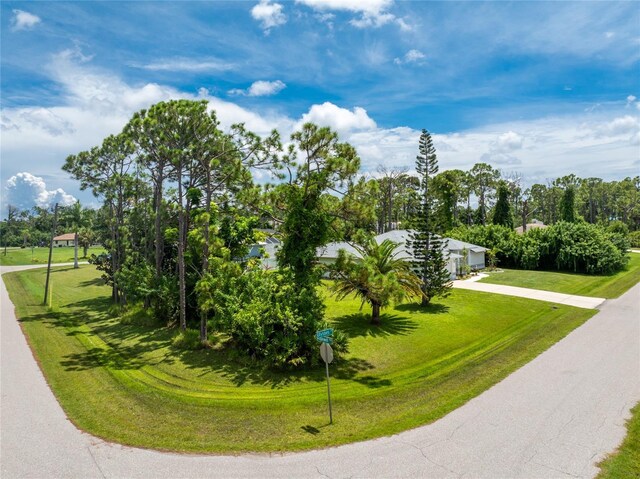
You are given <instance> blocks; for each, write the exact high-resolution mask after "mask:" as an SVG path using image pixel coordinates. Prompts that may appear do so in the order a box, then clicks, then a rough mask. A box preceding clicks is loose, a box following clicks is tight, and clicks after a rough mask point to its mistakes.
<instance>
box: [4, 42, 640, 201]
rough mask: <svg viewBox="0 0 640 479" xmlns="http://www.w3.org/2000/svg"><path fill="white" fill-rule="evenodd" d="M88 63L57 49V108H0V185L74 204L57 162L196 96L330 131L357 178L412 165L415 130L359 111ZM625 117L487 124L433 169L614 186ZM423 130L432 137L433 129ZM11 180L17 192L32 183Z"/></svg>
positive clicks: (275, 124)
mask: <svg viewBox="0 0 640 479" xmlns="http://www.w3.org/2000/svg"><path fill="white" fill-rule="evenodd" d="M89 59H90V57H88V56H85V55H83V54H82V53H81V52H79V51H65V52H63V53H61V54H59V55H56V56H55V57H54V58H53V59H52V62H51V64H50V65H49V66H48V67H47V68H46V69H44V70H43V71H44V72H45V73H48V74H49V75H50V77H51V78H52V80H53V81H55V82H56V83H57V84H58V86H59V89H60V90H61V91H62V92H63V97H62V98H61V99H59V100H58V104H57V105H55V106H49V107H47V108H44V107H40V106H33V107H18V108H17V107H4V108H3V109H2V114H1V115H0V117H1V125H2V142H1V143H0V156H1V157H2V175H1V176H2V178H10V177H13V176H16V177H17V175H18V173H21V172H24V171H30V172H34V173H35V174H36V175H39V176H44V177H45V178H47V182H48V183H52V182H53V181H55V184H56V187H57V188H58V187H59V188H62V189H63V191H62V193H60V195H61V196H62V197H64V191H67V192H71V193H73V194H74V195H76V196H78V197H80V198H81V201H84V197H83V196H82V195H83V194H85V195H88V193H76V192H77V191H78V185H77V182H75V181H73V180H71V179H69V178H68V176H67V175H66V173H63V172H62V171H61V170H60V168H61V166H62V164H63V162H64V159H65V158H66V157H67V156H68V155H69V154H75V153H78V152H80V151H83V150H86V149H88V148H91V147H92V146H95V145H98V144H100V143H101V141H102V139H103V138H105V137H106V136H107V135H109V134H114V133H117V132H119V131H120V130H121V129H122V127H123V126H124V125H125V124H126V122H127V121H128V120H129V119H130V118H131V115H132V114H133V113H134V112H135V111H138V110H140V109H142V108H148V107H149V106H150V105H152V104H153V103H157V102H159V101H166V100H170V99H176V98H187V99H195V98H204V99H206V100H208V101H209V105H210V108H211V109H214V110H215V111H216V112H217V115H218V118H219V120H220V121H221V124H222V126H223V128H228V127H229V126H230V125H231V124H233V123H245V124H246V126H247V128H248V129H249V130H251V131H255V132H256V133H258V134H261V135H263V134H268V133H269V132H270V131H271V130H272V129H273V128H277V129H278V130H279V131H280V133H281V135H282V138H285V139H286V138H288V137H289V135H290V134H291V132H292V131H294V129H296V128H299V127H300V126H301V125H302V123H303V122H306V121H312V122H315V123H318V124H320V125H323V126H325V125H326V126H330V127H332V128H333V129H335V130H337V131H338V132H339V133H340V138H341V140H342V141H348V142H350V143H352V144H353V145H354V146H355V147H356V148H357V150H358V152H359V154H360V156H361V158H362V165H363V171H364V172H373V171H375V169H376V167H377V166H378V165H379V164H385V165H386V166H407V167H410V168H411V167H412V166H413V164H414V161H415V156H416V154H417V145H418V137H419V135H420V132H419V130H417V129H413V128H408V127H405V126H399V127H392V128H382V127H379V126H378V125H377V124H376V122H375V121H374V119H373V118H372V117H371V116H369V114H368V113H367V111H366V110H365V109H364V108H362V107H359V106H353V105H349V108H341V107H339V106H337V105H335V104H333V103H330V102H325V103H322V104H316V105H311V106H310V107H309V109H308V111H307V112H306V113H304V114H303V115H302V116H301V117H297V118H291V117H287V116H285V115H282V114H278V113H264V112H258V111H252V110H248V109H246V108H242V107H241V106H239V105H237V104H235V103H233V102H231V101H226V100H222V99H220V98H217V97H215V96H212V95H211V93H210V92H209V91H207V90H206V89H200V90H199V91H198V92H197V93H196V92H194V94H188V93H185V92H181V91H179V90H176V89H174V88H172V87H170V86H166V85H159V84H155V83H147V84H135V85H134V84H128V83H126V82H124V81H123V80H122V79H121V78H120V77H118V76H115V75H113V74H112V73H110V72H106V71H101V70H97V69H95V68H93V67H92V65H91V63H90V60H89ZM634 101H636V100H634ZM633 111H634V112H635V110H633ZM628 113H629V110H628V109H626V106H625V104H624V102H618V103H616V104H614V103H611V104H603V105H602V106H601V107H600V108H599V109H598V110H597V111H592V112H589V113H578V114H575V115H571V116H566V117H553V118H540V119H532V120H526V121H524V120H523V121H517V122H509V123H502V124H492V125H491V124H490V125H486V126H485V127H483V128H477V129H474V130H467V131H461V132H457V133H455V132H454V133H448V134H434V135H433V137H434V143H435V145H436V150H437V154H438V160H439V163H440V169H441V170H446V169H452V168H460V169H465V170H466V169H469V168H471V167H472V166H473V164H474V163H477V162H479V161H482V157H483V155H485V154H490V155H492V156H489V157H485V158H488V159H489V160H490V163H492V165H493V166H494V167H500V166H501V165H511V166H512V167H513V168H514V169H515V168H516V166H515V165H517V170H518V172H519V173H521V175H522V177H523V180H524V182H525V183H527V184H530V183H532V182H536V181H540V182H545V181H546V179H547V178H555V177H559V176H563V175H565V174H568V173H572V172H573V173H576V174H579V175H580V176H582V177H588V176H597V177H602V178H605V179H616V178H618V179H619V178H624V177H625V176H634V175H637V165H634V162H637V161H638V159H639V154H638V147H637V145H634V144H633V142H634V141H635V142H638V141H640V135H639V134H638V131H639V129H638V118H637V116H633V115H629V114H628ZM428 126H429V127H430V129H431V130H435V131H437V125H435V126H431V125H428ZM603 159H606V166H607V167H606V168H603ZM32 176H33V175H32ZM21 178H22V180H21V182H22V183H21V184H34V183H35V184H37V183H38V181H27V180H25V179H24V176H23V177H21ZM16 181H17V180H16ZM32 191H35V193H33V194H32V197H33V198H41V197H44V198H45V199H46V198H47V197H50V195H49V194H48V193H47V194H46V195H44V196H43V195H41V192H42V191H45V192H49V190H47V188H46V186H45V187H44V188H40V187H39V186H35V187H33V186H32ZM54 193H55V191H54ZM88 200H89V197H88V196H87V201H88Z"/></svg>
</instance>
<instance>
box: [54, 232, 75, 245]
mask: <svg viewBox="0 0 640 479" xmlns="http://www.w3.org/2000/svg"><path fill="white" fill-rule="evenodd" d="M75 240H76V234H75V233H65V234H63V235H60V236H56V237H54V238H53V247H54V248H57V247H61V246H73V245H74V244H75Z"/></svg>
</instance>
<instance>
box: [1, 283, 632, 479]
mask: <svg viewBox="0 0 640 479" xmlns="http://www.w3.org/2000/svg"><path fill="white" fill-rule="evenodd" d="M639 298H640V284H639V285H636V286H635V287H634V288H632V289H631V290H630V291H629V292H627V293H626V294H625V295H623V296H622V297H621V298H619V299H615V300H611V301H607V302H606V303H605V304H604V305H603V306H602V307H601V310H600V311H599V313H598V314H597V315H596V316H594V317H593V318H592V319H591V320H589V321H588V322H587V323H586V324H584V325H583V326H581V327H580V328H578V329H576V330H575V331H573V332H572V333H571V334H570V335H568V336H567V337H566V338H565V339H563V340H562V341H560V342H558V343H557V344H556V345H555V346H553V347H552V348H550V349H549V350H547V351H546V352H544V353H543V354H541V355H540V356H538V357H537V358H536V359H534V360H533V361H532V362H530V363H529V364H527V365H525V366H524V367H522V368H521V369H519V370H518V371H516V372H515V373H513V374H512V375H511V376H509V377H508V378H506V379H505V380H503V381H502V382H501V383H499V384H497V385H495V386H494V387H493V388H491V389H489V390H488V391H486V392H485V393H483V394H481V395H480V396H478V397H477V398H475V399H473V400H471V401H469V402H468V403H467V404H465V405H464V406H462V407H461V408H459V409H457V410H455V411H453V412H452V413H450V414H448V415H447V416H446V417H444V418H442V419H440V420H439V421H436V422H435V423H433V424H431V425H428V426H424V427H420V428H417V429H414V430H411V431H407V432H404V433H401V434H398V435H395V436H392V437H386V438H381V439H377V440H373V441H367V442H362V443H356V444H351V445H347V446H342V447H337V448H331V449H325V450H320V451H311V452H306V453H299V454H285V455H271V456H267V455H243V456H190V455H178V454H170V453H162V452H155V451H149V450H143V449H135V448H129V447H123V446H119V445H115V444H110V443H106V442H104V441H102V440H99V439H96V438H94V437H92V436H89V435H88V434H85V433H82V432H80V431H78V430H77V429H76V428H75V427H74V426H73V425H72V424H71V423H70V422H69V421H68V420H67V419H66V418H65V416H64V413H63V412H62V411H61V409H60V407H59V406H58V404H57V402H56V401H55V399H54V397H53V395H52V394H51V391H50V390H49V388H48V387H47V385H46V383H45V381H44V378H43V377H42V374H41V373H40V371H39V369H38V367H37V365H36V363H35V361H34V359H33V357H32V355H31V352H30V350H29V348H28V346H27V344H26V342H25V339H24V337H23V335H22V333H21V330H20V328H19V326H18V324H17V322H16V320H15V316H14V313H13V307H12V305H11V303H10V302H9V300H8V296H7V293H6V289H5V287H4V283H2V285H1V287H0V301H1V308H2V309H1V318H2V321H1V322H2V324H1V333H2V337H1V343H0V344H1V351H0V355H1V368H0V373H1V379H0V381H1V391H2V405H1V408H0V411H1V418H0V421H1V425H2V427H1V445H0V454H1V455H0V461H1V470H0V472H1V476H2V477H3V478H11V479H13V478H22V477H29V478H47V479H48V478H56V477H59V478H82V479H84V478H94V477H95V478H120V477H123V478H124V477H126V478H163V477H166V478H169V477H170V478H182V477H184V478H187V477H194V478H200V477H224V478H234V477H259V478H272V477H273V478H275V477H314V478H316V477H317V478H322V477H325V478H326V477H330V478H334V477H335V478H338V477H354V478H359V477H394V478H396V477H419V478H425V477H433V478H491V479H496V478H527V479H531V478H564V477H567V478H570V477H571V478H573V477H593V476H594V475H595V474H596V473H597V468H596V467H595V465H594V464H595V463H596V462H598V461H599V460H600V459H601V458H602V457H604V456H605V455H606V454H607V453H608V452H610V451H612V450H614V449H615V448H616V446H617V445H618V444H619V443H620V442H621V441H622V439H623V437H624V435H625V428H624V422H625V419H626V418H627V417H628V416H629V409H630V408H631V407H632V406H633V405H634V404H635V403H636V402H638V401H639V400H640V304H639Z"/></svg>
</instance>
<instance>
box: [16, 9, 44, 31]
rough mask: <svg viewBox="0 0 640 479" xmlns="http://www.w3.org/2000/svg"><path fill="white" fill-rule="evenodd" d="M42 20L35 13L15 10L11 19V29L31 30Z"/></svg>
mask: <svg viewBox="0 0 640 479" xmlns="http://www.w3.org/2000/svg"><path fill="white" fill-rule="evenodd" d="M41 21H42V20H41V19H40V17H39V16H37V15H34V14H33V13H29V12H25V11H24V10H14V11H13V18H12V19H11V30H12V31H14V32H17V31H18V30H31V29H32V28H33V27H35V26H36V25H37V24H38V23H40V22H41Z"/></svg>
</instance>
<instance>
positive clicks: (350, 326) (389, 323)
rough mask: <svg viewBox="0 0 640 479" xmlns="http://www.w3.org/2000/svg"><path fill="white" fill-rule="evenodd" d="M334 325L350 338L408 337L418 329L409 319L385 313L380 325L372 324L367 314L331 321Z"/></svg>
mask: <svg viewBox="0 0 640 479" xmlns="http://www.w3.org/2000/svg"><path fill="white" fill-rule="evenodd" d="M331 322H332V324H333V325H334V326H335V327H336V328H337V329H339V330H340V331H342V332H344V333H345V334H346V335H347V336H349V337H350V338H357V337H385V336H392V335H407V334H409V333H411V331H413V330H415V329H417V328H418V324H417V323H416V322H415V321H414V320H412V319H410V318H407V317H404V316H399V315H396V314H389V313H385V314H382V315H381V316H380V324H379V325H375V324H371V317H370V315H368V314H365V313H354V314H348V315H345V316H339V317H337V318H334V319H332V320H331Z"/></svg>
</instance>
